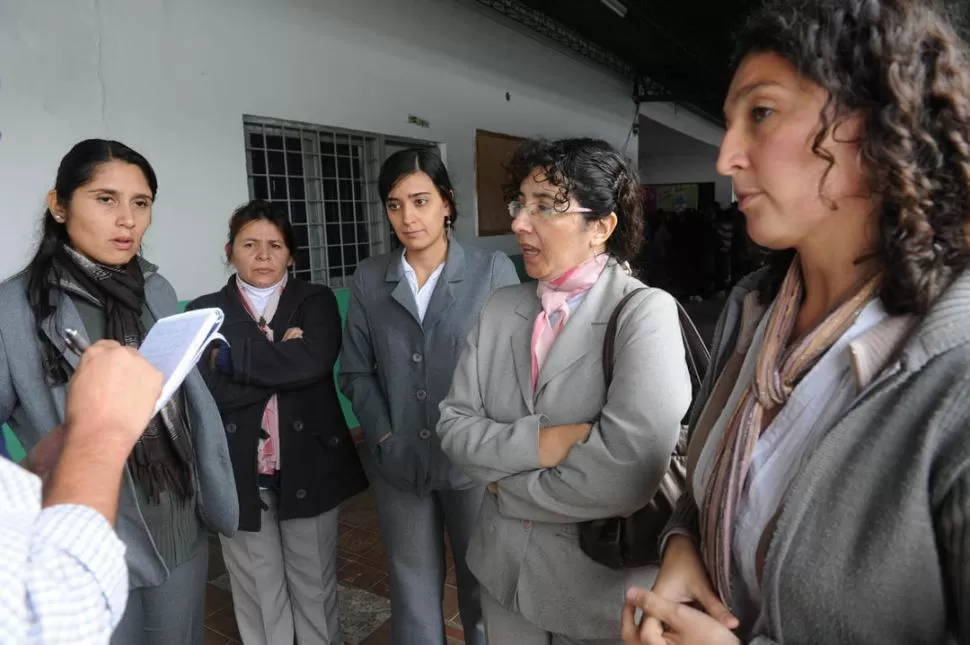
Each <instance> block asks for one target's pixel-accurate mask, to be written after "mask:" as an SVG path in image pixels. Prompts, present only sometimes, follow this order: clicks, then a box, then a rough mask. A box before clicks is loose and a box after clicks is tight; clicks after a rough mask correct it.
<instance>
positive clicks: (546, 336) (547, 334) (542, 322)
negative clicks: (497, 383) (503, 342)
mask: <svg viewBox="0 0 970 645" xmlns="http://www.w3.org/2000/svg"><path fill="white" fill-rule="evenodd" d="M608 261H609V256H608V255H606V254H605V253H602V254H600V255H597V256H596V257H594V258H592V259H591V260H587V261H586V262H583V263H582V264H580V265H579V266H576V267H573V268H572V269H570V270H569V271H567V272H566V273H564V274H562V275H561V276H559V277H557V278H553V279H552V280H548V281H540V282H539V286H538V287H536V294H537V295H538V296H539V302H540V303H541V305H542V311H540V312H539V315H538V316H536V321H535V324H534V325H533V327H532V390H533V392H534V391H535V389H536V386H537V384H538V382H539V372H540V371H541V370H542V366H543V365H544V364H545V361H546V358H547V357H548V355H549V351H550V350H551V349H552V346H553V344H554V343H555V341H556V338H558V337H559V334H560V333H562V330H563V327H565V326H566V321H567V320H568V319H569V314H570V313H571V312H570V310H569V301H570V300H573V299H574V298H576V297H577V296H580V295H582V294H584V293H586V292H587V291H589V290H590V289H592V288H593V285H594V284H596V281H597V280H598V279H599V277H600V275H602V273H603V269H605V268H606V263H607V262H608Z"/></svg>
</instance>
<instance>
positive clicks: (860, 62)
mask: <svg viewBox="0 0 970 645" xmlns="http://www.w3.org/2000/svg"><path fill="white" fill-rule="evenodd" d="M933 5H934V3H933V2H932V0H771V1H769V2H767V3H766V4H765V6H764V7H763V8H762V9H761V11H759V12H758V13H756V14H754V15H753V16H752V17H751V18H750V19H749V21H748V23H747V25H746V26H745V28H744V30H743V31H742V33H741V34H740V36H739V38H738V51H737V54H736V56H735V61H734V65H735V69H737V67H738V66H740V64H741V63H742V62H743V60H744V59H745V58H746V57H747V56H749V55H752V54H761V53H770V54H775V55H777V56H780V57H782V58H784V59H785V60H786V61H788V62H789V63H790V64H791V65H792V66H793V67H795V69H796V70H797V71H798V73H799V74H801V75H802V76H803V77H804V78H807V79H809V80H810V81H812V82H814V83H816V84H818V85H819V86H821V87H822V88H823V89H824V90H825V91H826V93H827V94H828V97H827V101H826V103H825V106H824V107H823V109H822V110H821V112H820V114H819V128H818V132H817V134H816V136H815V138H814V140H813V142H812V151H813V152H814V153H815V155H816V156H818V157H819V158H821V159H823V160H825V161H826V162H827V163H828V170H829V171H830V170H831V169H832V167H833V165H834V160H833V157H832V154H831V152H830V151H828V150H826V149H825V145H824V143H825V141H826V139H827V137H828V136H829V134H830V133H831V132H832V131H833V128H836V127H837V126H838V124H839V122H840V121H841V120H843V119H844V118H845V117H846V116H848V115H859V116H860V117H861V119H862V121H863V124H864V129H863V133H862V135H861V137H860V140H859V145H860V160H861V162H862V166H863V168H864V170H865V172H866V178H867V181H868V184H869V186H868V188H869V191H870V193H871V194H873V195H878V196H879V203H880V211H879V214H878V218H879V229H880V244H881V248H880V252H879V260H880V261H881V262H882V263H883V268H884V271H883V273H884V281H883V287H882V291H881V293H880V296H881V299H882V301H883V303H884V305H885V306H886V309H887V310H888V311H889V312H890V313H892V314H922V313H924V312H926V310H927V309H929V307H930V306H931V305H932V304H933V302H934V301H935V300H936V298H937V297H939V295H940V293H942V291H943V290H944V289H945V288H946V287H947V286H948V285H949V284H950V282H951V281H952V279H953V278H954V277H955V276H956V275H958V274H959V273H961V272H962V271H964V270H965V269H966V268H967V266H968V265H970V248H968V244H967V236H966V234H965V232H964V224H965V223H966V222H967V218H968V214H970V109H968V105H970V71H968V66H970V56H968V51H967V46H966V44H965V43H964V42H963V41H962V39H961V38H960V37H959V35H958V34H957V32H956V30H955V29H954V28H953V26H952V25H951V24H950V23H949V22H948V20H947V19H946V17H945V16H944V14H943V12H941V11H939V10H938V9H936V8H934V6H933ZM827 172H828V171H826V174H827ZM824 181H825V176H823V178H822V183H824ZM821 190H822V185H821V184H820V186H819V192H820V194H821ZM793 255H794V251H792V250H787V251H778V252H774V253H772V254H771V255H770V256H769V261H768V266H769V268H768V269H767V271H766V273H765V275H764V279H763V280H762V283H761V289H760V291H761V298H762V300H766V301H767V300H770V299H771V298H774V295H775V294H776V293H777V290H778V288H779V287H780V285H781V282H782V280H783V278H784V275H785V273H786V272H787V270H788V266H789V265H790V264H791V260H792V257H793Z"/></svg>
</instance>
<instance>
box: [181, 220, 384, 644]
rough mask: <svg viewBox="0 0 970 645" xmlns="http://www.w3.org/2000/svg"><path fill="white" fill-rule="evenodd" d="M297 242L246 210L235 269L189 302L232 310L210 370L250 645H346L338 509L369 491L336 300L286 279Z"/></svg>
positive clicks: (234, 242) (239, 605) (283, 225)
mask: <svg viewBox="0 0 970 645" xmlns="http://www.w3.org/2000/svg"><path fill="white" fill-rule="evenodd" d="M295 249H296V243H295V241H294V236H293V228H292V227H291V226H290V222H289V220H288V219H287V217H286V216H285V215H283V214H281V213H279V212H277V211H275V210H274V209H273V207H272V206H271V205H270V204H269V203H267V202H263V201H253V202H250V203H248V204H246V205H244V206H242V207H240V208H239V209H238V210H236V212H235V213H233V215H232V218H231V219H230V221H229V242H228V244H227V245H226V258H227V260H228V261H229V263H230V264H231V265H232V266H233V267H235V269H236V273H235V275H233V276H232V277H230V278H229V282H228V283H227V284H226V286H225V287H223V289H222V290H221V291H219V292H217V293H212V294H209V295H207V296H203V297H201V298H199V299H198V300H196V301H194V302H192V303H191V304H190V305H189V309H194V308H203V307H219V308H220V309H222V311H223V312H224V313H225V322H224V324H223V326H222V333H223V334H224V335H225V337H226V339H227V340H228V341H229V345H228V346H227V345H224V344H220V345H219V346H217V347H214V348H213V349H211V350H210V352H209V353H208V354H207V355H206V356H205V358H204V359H203V360H202V361H201V363H200V369H201V370H202V373H203V375H204V376H205V379H206V382H207V383H208V384H209V387H210V388H211V390H212V393H213V395H214V396H215V399H216V402H217V404H218V406H219V410H220V412H221V413H222V419H223V421H224V424H225V429H226V437H227V438H228V440H229V451H230V455H231V457H232V463H233V471H234V473H235V477H236V489H237V491H238V494H239V532H238V533H236V534H235V536H233V537H223V538H222V552H223V556H224V557H225V561H226V568H227V569H228V571H229V580H230V583H231V585H232V597H233V604H234V606H235V613H236V622H237V623H238V625H239V632H240V634H241V635H242V640H243V643H244V644H245V645H276V644H277V643H284V644H286V645H289V644H291V643H293V637H294V634H295V635H296V638H297V642H299V643H300V645H325V644H329V643H341V642H342V641H341V638H340V622H339V613H338V604H337V566H336V560H337V533H338V525H337V512H338V511H337V506H338V505H339V504H340V503H341V502H342V501H344V500H345V499H348V498H349V497H352V496H353V495H356V494H357V493H359V492H361V491H362V490H364V489H365V488H367V479H366V478H365V476H364V471H363V469H362V468H361V465H360V461H359V459H358V457H357V450H356V448H355V446H354V442H353V440H352V439H351V436H350V431H349V430H348V429H347V423H346V421H345V420H344V416H343V411H342V410H341V408H340V402H339V401H338V399H337V391H336V388H335V386H334V377H333V368H334V363H335V362H336V360H337V355H338V354H339V352H340V313H339V312H338V310H337V299H336V298H335V296H334V294H333V292H332V291H331V290H330V289H328V288H327V287H324V286H322V285H316V284H310V283H308V282H304V281H302V280H297V279H295V278H292V277H289V276H288V275H287V269H288V268H289V267H290V265H292V263H293V254H294V251H295Z"/></svg>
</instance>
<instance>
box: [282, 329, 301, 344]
mask: <svg viewBox="0 0 970 645" xmlns="http://www.w3.org/2000/svg"><path fill="white" fill-rule="evenodd" d="M300 338H303V330H302V329H300V328H299V327H290V328H289V329H287V330H286V332H285V333H284V334H283V340H282V342H284V343H285V342H286V341H288V340H297V339H300Z"/></svg>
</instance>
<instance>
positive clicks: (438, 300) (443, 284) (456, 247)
mask: <svg viewBox="0 0 970 645" xmlns="http://www.w3.org/2000/svg"><path fill="white" fill-rule="evenodd" d="M464 279H465V251H464V249H462V248H461V245H460V244H458V242H455V241H451V242H449V243H448V257H447V259H445V266H444V268H443V269H442V270H441V276H440V277H439V278H438V284H437V285H435V288H434V293H432V294H431V301H430V302H429V303H428V310H427V311H426V312H424V322H423V323H422V327H423V328H424V330H425V332H428V331H430V330H431V329H434V326H435V325H437V324H438V321H439V320H441V319H442V318H444V317H445V314H447V313H448V310H449V309H451V306H452V305H453V304H455V294H454V292H453V289H455V288H457V287H453V286H452V285H454V284H456V283H460V282H461V281H462V280H464ZM412 296H413V294H412ZM412 299H413V298H412Z"/></svg>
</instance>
